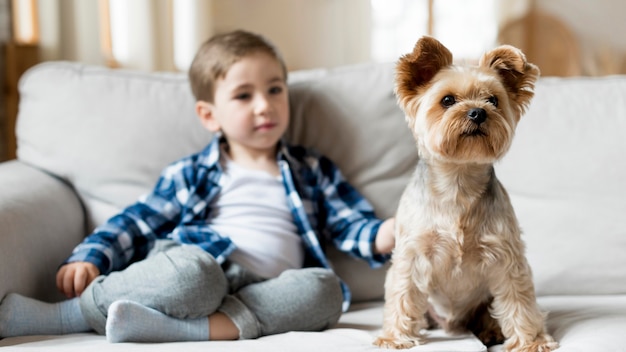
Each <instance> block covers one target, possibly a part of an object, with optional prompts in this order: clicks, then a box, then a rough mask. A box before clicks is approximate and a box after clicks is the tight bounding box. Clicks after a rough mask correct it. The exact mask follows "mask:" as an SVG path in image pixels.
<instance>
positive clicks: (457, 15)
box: [370, 0, 498, 62]
mask: <svg viewBox="0 0 626 352" xmlns="http://www.w3.org/2000/svg"><path fill="white" fill-rule="evenodd" d="M370 1H371V5H372V26H373V28H372V59H373V60H374V61H378V62H385V61H395V60H396V59H397V58H398V57H399V56H401V55H403V54H406V53H408V52H410V51H411V50H412V49H413V46H414V45H415V42H416V41H417V39H419V38H420V37H421V36H423V35H427V34H429V35H432V36H434V37H435V38H437V39H438V40H440V41H441V42H442V43H443V45H445V46H446V47H447V48H448V49H450V51H452V53H453V54H454V57H455V59H461V60H463V59H466V60H475V59H478V58H479V57H480V55H482V53H484V52H485V51H487V50H488V49H491V48H492V47H493V46H494V45H495V44H496V37H497V27H498V21H497V17H496V15H497V13H496V0H472V1H467V0H370ZM429 20H430V21H431V22H430V24H429ZM429 27H431V29H429Z"/></svg>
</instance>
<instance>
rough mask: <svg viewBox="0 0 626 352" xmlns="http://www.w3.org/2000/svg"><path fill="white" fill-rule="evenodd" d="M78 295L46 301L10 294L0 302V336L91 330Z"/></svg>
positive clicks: (69, 332) (61, 333)
mask: <svg viewBox="0 0 626 352" xmlns="http://www.w3.org/2000/svg"><path fill="white" fill-rule="evenodd" d="M79 302H80V301H79V299H78V298H73V299H70V300H67V301H63V302H59V303H46V302H42V301H38V300H36V299H32V298H28V297H24V296H22V295H19V294H16V293H9V294H8V295H6V296H5V297H4V299H3V300H2V302H1V303H0V337H12V336H24V335H64V334H72V333H79V332H87V331H91V327H90V326H89V324H87V321H85V318H84V317H83V314H82V313H81V311H80V303H79Z"/></svg>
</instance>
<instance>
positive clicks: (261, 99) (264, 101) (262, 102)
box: [254, 94, 270, 113]
mask: <svg viewBox="0 0 626 352" xmlns="http://www.w3.org/2000/svg"><path fill="white" fill-rule="evenodd" d="M254 106H255V110H256V111H257V112H259V113H261V112H265V111H267V110H268V109H269V108H270V101H269V99H268V97H266V96H265V95H262V94H261V95H259V96H258V97H257V99H256V101H255V105H254Z"/></svg>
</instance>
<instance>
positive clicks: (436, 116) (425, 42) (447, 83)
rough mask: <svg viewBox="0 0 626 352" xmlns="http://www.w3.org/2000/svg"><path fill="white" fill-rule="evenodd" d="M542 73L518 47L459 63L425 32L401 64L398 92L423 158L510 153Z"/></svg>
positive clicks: (484, 159) (489, 157)
mask: <svg viewBox="0 0 626 352" xmlns="http://www.w3.org/2000/svg"><path fill="white" fill-rule="evenodd" d="M538 76H539V69H538V68H537V66H535V65H533V64H531V63H529V62H527V61H526V57H525V56H524V54H523V53H522V52H521V51H520V50H519V49H517V48H514V47H512V46H508V45H503V46H500V47H497V48H495V49H494V50H492V51H489V52H487V53H486V54H484V55H483V57H482V58H481V59H480V61H479V63H478V66H473V67H469V66H459V65H454V64H453V62H452V54H451V53H450V51H449V50H448V49H447V48H446V47H444V46H443V45H442V44H441V43H440V42H439V41H437V40H436V39H434V38H432V37H422V38H421V39H420V40H419V41H418V42H417V43H416V44H415V48H414V49H413V52H411V53H409V54H406V55H404V56H402V57H401V58H400V59H399V61H398V64H397V66H396V87H395V89H396V96H397V98H398V103H399V104H400V106H401V107H402V109H403V110H404V112H405V114H406V119H407V122H408V124H409V127H410V128H411V131H412V132H413V135H414V136H415V138H416V140H417V145H418V149H419V150H420V154H421V157H422V158H435V159H440V160H446V161H452V162H459V163H464V162H474V163H492V162H494V161H495V160H497V159H499V158H500V157H502V156H503V155H504V153H506V151H507V150H508V149H509V146H510V145H511V141H512V138H513V134H514V131H515V127H516V126H517V123H518V121H519V120H520V117H521V116H522V114H523V113H524V111H525V110H526V108H527V107H528V105H529V103H530V100H531V99H532V97H533V95H534V92H533V89H534V84H535V81H536V80H537V78H538Z"/></svg>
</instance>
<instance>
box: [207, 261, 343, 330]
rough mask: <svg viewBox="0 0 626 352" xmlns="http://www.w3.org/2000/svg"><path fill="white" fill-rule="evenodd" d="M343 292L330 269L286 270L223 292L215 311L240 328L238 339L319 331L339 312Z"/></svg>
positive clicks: (335, 319)
mask: <svg viewBox="0 0 626 352" xmlns="http://www.w3.org/2000/svg"><path fill="white" fill-rule="evenodd" d="M342 302H343V294H342V291H341V284H340V281H339V278H338V277H337V276H336V275H335V274H334V273H333V272H332V271H330V270H327V269H323V268H306V269H299V270H287V271H285V272H283V273H282V274H281V275H280V276H278V277H277V278H274V279H269V280H266V281H263V282H259V283H254V284H250V285H247V286H244V287H243V288H241V289H240V290H239V291H237V292H236V293H234V294H232V295H228V296H226V298H225V299H224V303H223V304H222V306H220V308H219V309H218V310H219V311H221V312H223V313H224V314H226V315H227V316H228V317H229V318H230V319H231V320H232V321H233V323H234V324H235V325H236V326H237V328H238V329H239V331H240V335H239V338H240V339H251V338H257V337H260V336H266V335H273V334H279V333H283V332H287V331H319V330H323V329H325V328H328V327H329V326H331V325H333V324H335V323H336V322H337V321H338V320H339V317H340V316H341V310H342Z"/></svg>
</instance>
